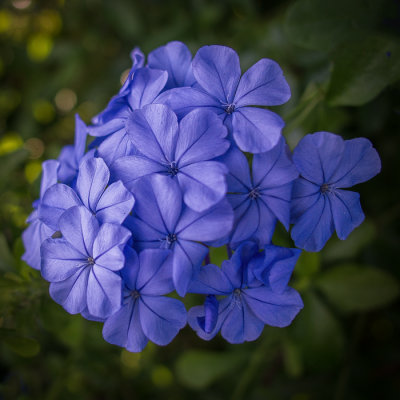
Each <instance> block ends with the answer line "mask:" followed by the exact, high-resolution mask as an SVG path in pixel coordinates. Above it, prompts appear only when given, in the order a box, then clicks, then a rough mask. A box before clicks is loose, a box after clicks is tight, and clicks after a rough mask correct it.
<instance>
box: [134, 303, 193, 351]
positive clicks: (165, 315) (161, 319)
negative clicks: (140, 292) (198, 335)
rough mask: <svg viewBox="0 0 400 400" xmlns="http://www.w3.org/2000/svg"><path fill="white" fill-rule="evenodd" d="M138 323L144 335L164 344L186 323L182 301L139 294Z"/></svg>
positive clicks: (159, 343) (161, 344)
mask: <svg viewBox="0 0 400 400" xmlns="http://www.w3.org/2000/svg"><path fill="white" fill-rule="evenodd" d="M139 310H140V311H139V314H140V323H141V325H142V328H143V332H144V333H145V335H146V336H147V337H148V338H149V339H150V340H151V341H152V342H154V343H156V344H158V345H160V346H165V345H166V344H168V343H170V342H171V341H172V339H173V338H174V337H175V336H176V335H177V334H178V332H179V331H180V330H181V329H182V328H183V327H184V326H185V325H186V309H185V306H184V305H183V303H182V302H180V301H179V300H176V299H171V298H169V297H162V296H141V297H140V300H139Z"/></svg>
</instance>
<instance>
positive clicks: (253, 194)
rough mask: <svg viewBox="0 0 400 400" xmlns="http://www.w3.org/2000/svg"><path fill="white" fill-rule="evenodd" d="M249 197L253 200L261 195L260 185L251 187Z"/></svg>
mask: <svg viewBox="0 0 400 400" xmlns="http://www.w3.org/2000/svg"><path fill="white" fill-rule="evenodd" d="M249 197H250V199H252V200H255V199H257V198H258V197H260V190H259V189H258V187H256V188H254V189H251V191H250V192H249Z"/></svg>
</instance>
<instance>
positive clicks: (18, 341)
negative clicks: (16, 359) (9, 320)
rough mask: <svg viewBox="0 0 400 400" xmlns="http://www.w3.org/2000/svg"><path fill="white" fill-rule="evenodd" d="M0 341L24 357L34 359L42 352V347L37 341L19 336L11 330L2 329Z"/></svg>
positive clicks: (0, 330)
mask: <svg viewBox="0 0 400 400" xmlns="http://www.w3.org/2000/svg"><path fill="white" fill-rule="evenodd" d="M0 339H1V340H2V341H3V342H4V343H5V344H6V345H7V346H8V347H9V348H10V349H11V350H12V351H13V352H14V353H17V354H19V355H20V356H22V357H34V356H36V355H37V354H38V353H39V351H40V345H39V343H38V342H37V340H35V339H31V338H27V337H22V336H18V335H16V334H15V331H13V330H10V329H4V328H1V329H0Z"/></svg>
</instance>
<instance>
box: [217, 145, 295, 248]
mask: <svg viewBox="0 0 400 400" xmlns="http://www.w3.org/2000/svg"><path fill="white" fill-rule="evenodd" d="M287 152H288V150H287V146H286V144H285V140H284V139H283V138H282V139H281V140H280V141H279V142H278V144H277V145H276V146H275V147H274V148H273V149H272V150H270V151H268V152H265V153H260V154H255V155H254V157H253V165H252V176H250V168H249V164H248V161H247V159H246V157H245V155H244V154H243V153H242V152H241V151H240V150H239V149H237V148H233V149H232V150H230V151H229V152H228V153H227V154H226V155H224V156H223V157H221V161H223V162H225V164H226V165H227V167H228V169H229V174H228V176H227V182H228V195H227V199H228V200H229V202H230V203H231V205H232V207H233V210H234V212H235V223H234V227H233V230H232V235H231V238H230V243H231V247H233V248H235V247H237V246H238V245H239V244H240V243H241V242H242V241H244V240H247V239H253V240H256V241H257V242H258V244H259V246H260V247H263V246H265V245H266V244H267V243H270V241H271V239H272V235H273V233H274V230H275V225H276V221H277V220H279V221H281V222H282V224H283V225H284V226H285V228H286V229H289V222H290V200H291V195H292V186H293V181H294V180H295V179H296V178H297V177H298V172H297V170H296V168H295V166H294V164H293V163H292V162H291V160H290V158H289V156H288V154H287Z"/></svg>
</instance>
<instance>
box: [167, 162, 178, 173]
mask: <svg viewBox="0 0 400 400" xmlns="http://www.w3.org/2000/svg"><path fill="white" fill-rule="evenodd" d="M178 172H179V168H178V166H177V165H176V162H175V161H172V162H171V163H170V164H169V165H167V174H168V175H171V176H175V175H176V174H177V173H178Z"/></svg>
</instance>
